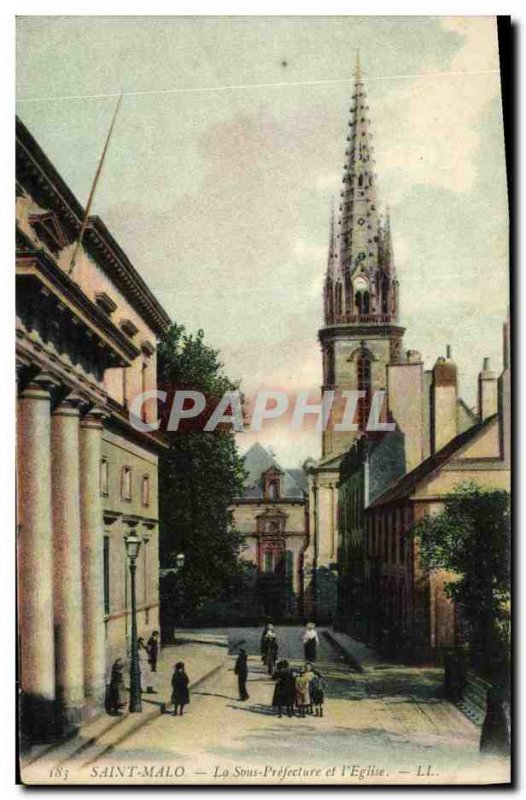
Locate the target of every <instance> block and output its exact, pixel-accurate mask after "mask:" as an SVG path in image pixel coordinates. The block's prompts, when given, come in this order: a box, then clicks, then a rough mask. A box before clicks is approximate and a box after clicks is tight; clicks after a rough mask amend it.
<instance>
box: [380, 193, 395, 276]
mask: <svg viewBox="0 0 526 800" xmlns="http://www.w3.org/2000/svg"><path fill="white" fill-rule="evenodd" d="M383 269H384V272H385V274H386V275H394V272H395V263H394V254H393V240H392V236H391V212H390V210H389V206H387V208H386V213H385V224H384V247H383Z"/></svg>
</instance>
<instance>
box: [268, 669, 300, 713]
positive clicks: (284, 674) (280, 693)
mask: <svg viewBox="0 0 526 800" xmlns="http://www.w3.org/2000/svg"><path fill="white" fill-rule="evenodd" d="M273 677H274V679H275V680H276V686H275V688H274V695H273V697H272V705H273V706H274V708H277V709H278V717H281V716H282V713H281V709H282V708H286V709H287V714H288V715H289V717H291V716H292V715H293V713H294V692H295V683H296V682H295V679H294V674H293V672H292V670H291V669H290V666H289V662H288V661H286V660H285V659H284V660H283V661H279V662H278V664H277V666H276V672H275V673H274V675H273Z"/></svg>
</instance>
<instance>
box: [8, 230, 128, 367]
mask: <svg viewBox="0 0 526 800" xmlns="http://www.w3.org/2000/svg"><path fill="white" fill-rule="evenodd" d="M17 245H20V250H19V249H18V246H17V250H18V252H17V255H16V276H17V291H18V290H19V285H20V286H21V285H22V284H21V283H20V282H22V283H23V282H24V281H26V280H35V281H38V282H39V283H40V284H41V285H43V286H45V287H46V289H47V290H48V291H50V292H52V293H53V294H54V295H55V296H56V297H57V299H58V300H59V301H60V302H62V303H63V304H65V305H66V306H67V307H68V308H69V309H70V310H71V311H72V312H73V313H74V314H75V315H76V316H77V317H78V318H79V319H80V321H82V323H83V324H84V325H85V326H86V327H87V328H88V329H89V330H90V331H91V332H92V333H93V334H94V335H95V336H97V337H98V338H99V339H100V340H101V342H103V343H104V345H105V346H106V347H107V348H108V349H109V350H111V351H112V352H113V354H114V356H115V360H116V363H115V364H114V366H129V365H130V364H131V363H132V361H134V359H136V358H137V356H138V355H140V350H139V348H138V347H136V346H135V345H134V344H133V343H132V342H131V341H130V339H129V338H128V337H127V336H126V335H125V334H124V333H123V332H122V331H121V330H119V328H118V327H117V326H116V325H114V323H113V322H112V321H111V320H110V319H109V318H108V315H107V314H105V313H104V311H103V310H102V309H101V308H99V306H98V305H97V304H96V303H93V302H92V301H91V300H89V298H88V297H86V295H85V294H84V292H83V291H82V289H81V288H80V287H79V286H78V284H76V283H75V281H73V280H72V279H71V278H70V277H69V276H68V275H66V273H65V272H64V270H63V269H61V268H60V267H59V266H58V265H57V263H56V262H55V261H54V260H53V259H52V258H51V256H49V255H48V254H47V253H46V252H45V251H44V250H36V249H35V247H34V245H33V244H32V242H31V240H30V239H29V238H28V237H27V236H26V235H25V234H24V233H22V232H21V231H20V230H19V229H17Z"/></svg>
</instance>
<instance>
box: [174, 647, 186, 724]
mask: <svg viewBox="0 0 526 800" xmlns="http://www.w3.org/2000/svg"><path fill="white" fill-rule="evenodd" d="M189 683H190V679H189V678H188V675H187V674H186V672H185V670H184V663H183V662H182V661H178V662H177V664H176V665H175V667H174V674H173V675H172V703H173V706H174V717H176V716H177V709H178V708H180V711H179V716H181V717H182V716H183V708H184V707H185V706H186V705H188V703H189V702H190V692H189V691H188V684H189Z"/></svg>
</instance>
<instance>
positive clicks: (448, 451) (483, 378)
mask: <svg viewBox="0 0 526 800" xmlns="http://www.w3.org/2000/svg"><path fill="white" fill-rule="evenodd" d="M507 329H508V326H507V325H505V337H506V336H507ZM504 365H505V366H504V370H503V373H502V375H501V377H500V379H499V381H497V378H496V376H495V374H494V373H491V371H490V370H489V369H488V367H489V364H488V362H487V360H485V363H484V369H483V370H482V372H481V373H480V376H479V388H480V391H479V421H478V422H477V423H476V424H475V425H472V426H471V427H470V428H468V429H467V430H465V431H463V432H462V433H459V434H458V435H457V436H455V437H453V438H452V439H451V440H450V441H449V442H448V443H447V444H445V445H444V446H443V447H442V448H441V449H440V450H438V451H436V452H435V453H434V454H433V455H431V456H429V457H428V458H427V459H425V460H424V461H422V462H421V464H419V465H418V466H417V467H416V468H415V469H413V470H411V471H410V472H408V473H407V474H406V475H405V476H404V477H403V478H401V480H400V481H398V482H397V483H395V484H394V486H392V487H391V488H390V489H388V490H387V491H386V492H384V493H383V494H382V495H380V497H378V498H377V499H376V500H375V501H374V502H372V503H371V504H370V506H369V507H368V508H367V510H366V511H365V515H364V516H365V530H366V533H365V539H364V550H365V584H364V592H363V594H364V605H365V607H366V609H367V613H366V620H367V625H366V630H365V637H364V638H366V639H367V640H368V641H369V642H370V643H373V644H381V645H384V646H385V645H386V644H387V645H388V646H391V649H392V650H393V649H394V650H396V651H397V652H398V654H399V655H401V656H408V657H410V658H413V659H417V660H427V659H434V658H435V657H436V656H437V654H438V653H439V651H440V649H441V648H445V647H451V646H452V645H456V644H458V643H459V642H460V641H461V639H462V635H461V630H460V619H459V616H458V614H457V613H456V610H455V608H454V606H453V604H452V603H451V601H450V600H449V598H448V597H447V596H446V594H445V591H444V584H445V582H446V581H448V580H451V579H452V578H453V576H452V575H451V574H448V573H445V572H442V571H434V572H432V573H431V574H425V573H424V572H423V570H422V568H421V565H420V562H419V557H418V544H417V542H416V541H415V540H413V539H412V538H411V537H410V536H409V532H410V530H411V527H412V525H413V524H414V523H415V522H418V521H419V520H421V519H423V518H424V517H425V516H427V515H432V514H437V513H439V512H440V511H441V510H442V509H443V507H444V499H445V498H446V496H447V495H448V494H449V493H450V492H451V491H452V490H453V489H454V488H455V487H456V486H458V485H460V484H462V483H465V482H466V481H472V482H474V483H476V484H478V485H479V486H481V487H483V488H486V489H504V490H506V491H510V484H511V479H510V445H511V443H510V438H509V429H510V370H509V363H508V362H507V360H506V356H505V361H504ZM497 408H498V411H496V409H497ZM495 412H496V413H495ZM388 632H391V639H392V641H391V642H390V643H389V642H386V641H385V639H386V636H387V637H388ZM393 632H394V633H393Z"/></svg>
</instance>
